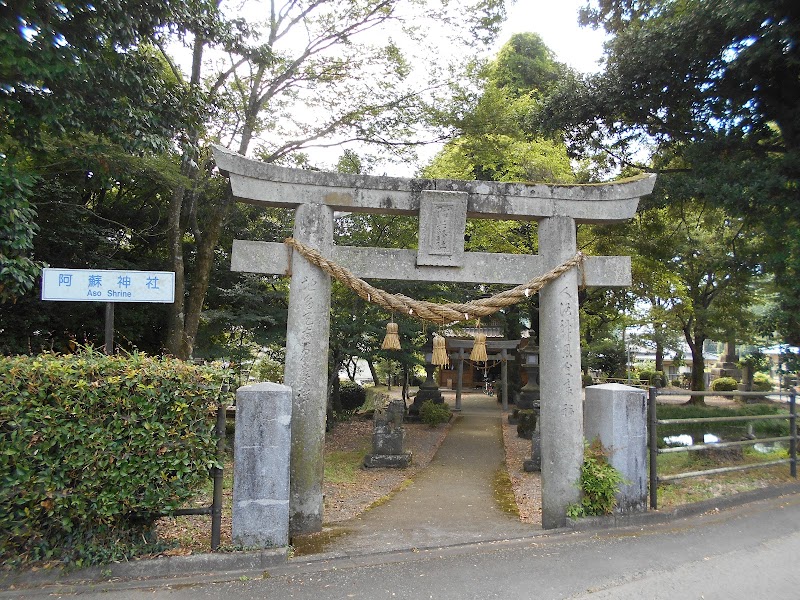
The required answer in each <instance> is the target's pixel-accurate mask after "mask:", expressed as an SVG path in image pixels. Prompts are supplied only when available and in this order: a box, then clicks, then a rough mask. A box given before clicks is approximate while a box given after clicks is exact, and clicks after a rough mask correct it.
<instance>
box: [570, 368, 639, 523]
mask: <svg viewBox="0 0 800 600" xmlns="http://www.w3.org/2000/svg"><path fill="white" fill-rule="evenodd" d="M583 429H584V433H585V435H586V439H587V440H589V441H590V442H591V441H593V440H594V439H595V438H598V439H599V440H600V443H601V444H603V447H604V448H605V449H606V450H608V452H609V460H608V462H609V463H610V464H611V466H613V467H614V468H615V469H616V470H617V471H619V472H620V473H621V474H622V476H623V477H624V478H625V480H626V481H627V482H628V483H627V484H626V485H622V486H620V490H619V493H618V494H617V508H616V511H617V512H619V513H630V512H638V511H644V510H647V395H646V393H645V392H644V390H640V389H638V388H635V387H630V386H627V385H621V384H619V383H606V384H603V385H593V386H589V387H587V388H586V404H585V406H584V413H583Z"/></svg>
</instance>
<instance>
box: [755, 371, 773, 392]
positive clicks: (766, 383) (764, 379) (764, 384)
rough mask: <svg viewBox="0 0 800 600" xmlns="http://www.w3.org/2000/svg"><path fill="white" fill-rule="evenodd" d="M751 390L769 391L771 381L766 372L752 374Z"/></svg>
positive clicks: (770, 389)
mask: <svg viewBox="0 0 800 600" xmlns="http://www.w3.org/2000/svg"><path fill="white" fill-rule="evenodd" d="M753 391H754V392H771V391H772V381H771V380H770V378H769V375H767V374H766V373H756V374H755V375H753Z"/></svg>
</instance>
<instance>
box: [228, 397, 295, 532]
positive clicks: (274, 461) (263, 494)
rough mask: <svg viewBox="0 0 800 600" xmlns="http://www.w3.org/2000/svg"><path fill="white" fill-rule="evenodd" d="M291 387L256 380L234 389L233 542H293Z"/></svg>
mask: <svg viewBox="0 0 800 600" xmlns="http://www.w3.org/2000/svg"><path fill="white" fill-rule="evenodd" d="M291 418H292V390H291V388H288V387H286V386H284V385H278V384H277V383H258V384H255V385H248V386H244V387H240V388H239V389H238V390H237V391H236V433H235V440H234V458H233V473H234V475H233V519H232V520H233V523H232V530H233V541H234V543H235V544H238V545H240V546H248V547H258V548H269V547H273V546H286V545H287V544H288V543H289V448H290V439H291Z"/></svg>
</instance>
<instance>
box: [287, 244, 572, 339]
mask: <svg viewBox="0 0 800 600" xmlns="http://www.w3.org/2000/svg"><path fill="white" fill-rule="evenodd" d="M284 243H285V244H286V245H287V246H289V247H290V248H293V249H294V250H297V251H298V252H299V253H300V254H301V255H303V257H304V258H305V259H306V260H307V261H309V262H310V263H311V264H313V265H316V266H317V267H319V268H320V269H322V270H323V271H325V272H326V273H327V274H328V275H330V276H331V277H333V278H335V279H337V280H338V281H340V282H342V283H343V284H345V285H346V286H347V287H349V288H350V289H352V290H353V291H354V292H355V293H356V294H358V295H359V296H360V297H361V298H363V299H364V300H366V301H367V302H372V303H374V304H378V305H379V306H382V307H383V308H385V309H386V310H388V311H390V312H391V311H395V312H399V313H403V314H405V315H408V316H412V317H416V318H418V319H423V320H425V321H431V322H433V323H438V324H440V325H441V324H443V323H454V322H457V321H469V320H471V319H475V318H477V317H485V316H487V315H491V314H494V313H496V312H497V311H499V310H500V309H502V308H505V307H507V306H512V305H514V304H517V303H519V302H521V301H522V300H524V299H525V298H527V297H528V296H530V295H531V294H533V293H536V292H538V291H539V290H540V289H542V288H543V287H544V286H545V285H546V284H548V283H549V282H551V281H553V280H555V279H558V277H560V276H561V275H562V274H564V273H566V272H567V271H569V270H570V269H572V268H574V267H577V266H579V265H581V264H582V263H583V259H584V255H583V253H582V252H578V253H577V254H575V256H573V257H572V258H570V259H569V260H567V261H565V262H563V263H562V264H560V265H558V266H557V267H555V268H553V269H551V270H550V271H548V272H547V273H545V274H544V275H540V276H539V277H534V278H533V279H531V280H530V281H529V282H527V283H523V284H522V285H518V286H517V287H515V288H512V289H510V290H506V291H504V292H500V293H499V294H495V295H494V296H491V297H490V298H480V299H479V300H473V301H472V302H467V303H466V304H457V303H447V304H437V303H435V302H428V301H426V300H414V299H413V298H409V297H408V296H404V295H403V294H390V293H389V292H386V291H384V290H382V289H379V288H376V287H373V286H371V285H370V284H368V283H367V282H366V281H364V280H363V279H359V278H358V277H356V276H355V275H353V274H352V273H351V272H350V271H348V270H347V269H345V268H344V267H342V266H341V265H338V264H336V263H335V262H333V261H330V260H328V259H326V258H325V257H324V256H322V254H320V253H319V251H318V250H316V249H314V248H311V247H309V246H306V245H305V244H303V243H301V242H298V241H297V240H296V239H294V238H286V239H285V240H284Z"/></svg>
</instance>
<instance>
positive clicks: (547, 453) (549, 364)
mask: <svg viewBox="0 0 800 600" xmlns="http://www.w3.org/2000/svg"><path fill="white" fill-rule="evenodd" d="M576 236H577V230H576V228H575V220H574V219H572V218H570V217H551V218H549V219H544V220H543V221H541V222H540V223H539V248H540V252H541V253H542V254H543V256H544V258H545V262H546V266H547V267H548V268H553V267H556V266H558V265H559V264H560V263H562V262H564V261H565V260H567V259H569V258H570V257H571V256H573V255H574V254H575V250H576ZM539 313H540V315H542V316H541V318H540V320H539V340H540V341H539V368H540V371H539V373H540V379H539V381H540V383H539V387H540V390H541V392H540V393H541V409H540V417H539V418H540V419H541V427H540V428H539V430H540V432H541V469H542V489H543V490H545V489H546V490H548V494H547V495H544V494H542V527H543V528H544V529H552V528H555V527H563V526H564V525H566V520H567V519H566V514H567V506H569V505H570V504H573V503H576V502H578V501H579V500H580V490H579V489H578V488H577V487H576V485H575V482H576V481H578V479H579V478H580V474H581V465H582V464H583V420H582V418H581V415H582V413H583V410H582V408H583V407H582V405H581V402H582V398H581V339H580V328H579V323H578V272H577V270H575V269H572V270H570V271H567V272H566V273H564V274H563V275H561V277H559V278H558V279H556V280H555V281H553V282H552V283H551V284H550V285H547V286H545V287H544V288H543V289H542V291H541V292H540V293H539Z"/></svg>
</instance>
